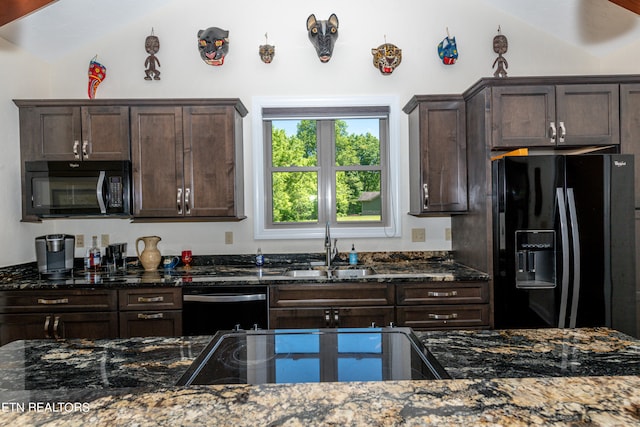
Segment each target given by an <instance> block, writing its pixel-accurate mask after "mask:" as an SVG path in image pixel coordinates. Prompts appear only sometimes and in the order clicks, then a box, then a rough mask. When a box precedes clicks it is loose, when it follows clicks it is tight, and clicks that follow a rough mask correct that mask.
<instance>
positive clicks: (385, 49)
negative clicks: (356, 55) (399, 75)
mask: <svg viewBox="0 0 640 427" xmlns="http://www.w3.org/2000/svg"><path fill="white" fill-rule="evenodd" d="M371 54H372V55H373V66H374V67H376V68H377V69H378V70H380V72H381V73H382V74H383V75H385V76H388V75H389V74H391V73H393V70H395V69H396V67H397V66H398V65H400V62H402V49H400V48H399V47H398V46H396V45H394V44H391V43H386V38H385V43H384V44H381V45H380V46H378V47H376V48H373V49H371Z"/></svg>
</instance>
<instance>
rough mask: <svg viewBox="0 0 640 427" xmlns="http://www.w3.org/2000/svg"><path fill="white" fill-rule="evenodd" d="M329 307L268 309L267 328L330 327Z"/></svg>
mask: <svg viewBox="0 0 640 427" xmlns="http://www.w3.org/2000/svg"><path fill="white" fill-rule="evenodd" d="M328 310H330V309H328V308H327V309H324V308H276V309H271V310H269V329H276V328H287V329H298V328H311V329H313V328H330V327H331V313H330V311H328Z"/></svg>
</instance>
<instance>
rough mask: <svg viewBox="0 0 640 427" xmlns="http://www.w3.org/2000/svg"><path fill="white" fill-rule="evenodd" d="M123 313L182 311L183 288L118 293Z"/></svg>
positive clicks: (145, 289)
mask: <svg viewBox="0 0 640 427" xmlns="http://www.w3.org/2000/svg"><path fill="white" fill-rule="evenodd" d="M118 306H119V308H120V310H121V311H141V310H181V309H182V289H181V288H141V289H121V290H119V291H118Z"/></svg>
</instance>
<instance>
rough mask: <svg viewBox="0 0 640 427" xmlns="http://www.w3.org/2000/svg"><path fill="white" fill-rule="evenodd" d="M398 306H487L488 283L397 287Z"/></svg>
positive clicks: (441, 283) (424, 284)
mask: <svg viewBox="0 0 640 427" xmlns="http://www.w3.org/2000/svg"><path fill="white" fill-rule="evenodd" d="M396 295H397V296H396V301H397V304H398V305H425V304H487V303H488V302H489V283H488V282H444V283H443V282H433V283H418V284H415V283H406V284H397V285H396Z"/></svg>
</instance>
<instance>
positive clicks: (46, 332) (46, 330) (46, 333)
mask: <svg viewBox="0 0 640 427" xmlns="http://www.w3.org/2000/svg"><path fill="white" fill-rule="evenodd" d="M49 323H51V316H47V317H45V319H44V337H45V338H51V335H49Z"/></svg>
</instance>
